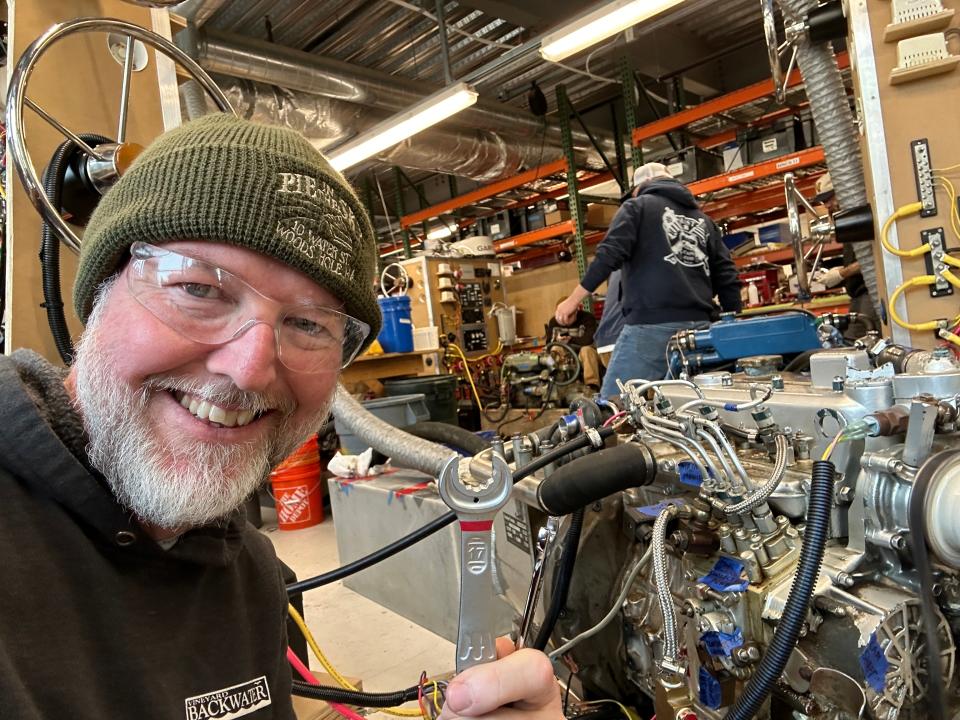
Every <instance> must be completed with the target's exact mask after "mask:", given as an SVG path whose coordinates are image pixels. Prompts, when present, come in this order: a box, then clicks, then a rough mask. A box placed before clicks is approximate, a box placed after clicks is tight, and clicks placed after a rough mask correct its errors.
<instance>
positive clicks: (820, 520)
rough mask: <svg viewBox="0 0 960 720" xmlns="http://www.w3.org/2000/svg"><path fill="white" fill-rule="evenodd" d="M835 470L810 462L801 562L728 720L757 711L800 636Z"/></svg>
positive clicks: (823, 462) (816, 571)
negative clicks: (774, 626) (767, 641)
mask: <svg viewBox="0 0 960 720" xmlns="http://www.w3.org/2000/svg"><path fill="white" fill-rule="evenodd" d="M835 473H836V469H835V468H834V466H833V463H832V462H830V461H829V460H818V461H816V462H815V463H813V472H812V473H811V482H810V494H809V496H808V497H809V499H808V500H807V528H806V530H805V531H804V535H803V547H802V548H801V549H800V562H799V563H798V564H797V571H796V575H795V576H794V580H793V585H792V586H791V588H790V595H789V596H788V597H787V604H786V605H785V606H784V608H783V614H782V615H781V616H780V622H779V623H777V629H776V631H775V632H774V633H773V640H771V641H770V645H769V647H767V651H766V653H764V655H763V658H762V659H761V660H760V663H759V664H758V665H757V669H756V671H755V672H754V673H753V676H752V677H751V678H750V681H749V682H748V683H747V686H746V687H745V688H744V690H743V692H742V693H741V694H740V697H738V698H737V701H736V702H735V703H734V705H733V707H731V708H730V711H729V712H728V713H727V715H726V717H727V720H749V719H750V718H752V717H753V716H754V715H756V714H757V712H758V711H759V710H760V707H761V706H762V705H763V703H764V701H765V700H766V699H767V696H768V695H770V691H771V690H773V688H774V686H775V685H776V683H777V680H779V679H780V675H781V674H782V673H783V669H784V668H785V667H786V666H787V661H788V660H789V659H790V654H791V653H792V652H793V649H794V647H796V644H797V639H798V638H799V637H800V629H801V627H802V626H803V623H804V622H805V621H806V619H807V610H808V608H809V607H810V600H811V599H812V597H813V589H814V587H815V586H816V584H817V577H818V576H819V575H820V564H821V563H822V562H823V549H824V546H825V545H826V542H827V533H828V531H829V529H830V510H831V508H832V507H833V479H834V475H835Z"/></svg>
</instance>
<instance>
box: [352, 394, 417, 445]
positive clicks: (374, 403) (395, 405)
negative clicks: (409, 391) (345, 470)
mask: <svg viewBox="0 0 960 720" xmlns="http://www.w3.org/2000/svg"><path fill="white" fill-rule="evenodd" d="M362 404H363V406H364V407H365V408H366V409H367V410H368V411H369V412H371V413H373V414H374V415H376V416H377V417H378V418H380V419H381V420H383V421H384V422H386V423H389V424H391V425H393V426H394V427H406V426H407V425H413V424H414V423H418V422H423V421H424V420H429V419H430V411H429V410H428V409H427V403H426V399H425V397H424V395H423V393H417V394H414V395H397V396H395V397H385V398H377V399H376V400H367V401H366V402H364V403H362ZM333 426H334V428H336V431H337V435H339V436H340V448H341V449H342V450H343V451H344V452H346V453H349V454H350V455H359V454H360V453H362V452H364V451H365V450H366V449H367V448H368V447H370V446H369V445H367V444H366V443H365V442H363V441H362V440H361V439H360V438H358V437H357V436H356V435H354V434H353V432H352V431H351V430H349V429H348V428H347V426H346V425H344V424H343V421H342V420H341V419H340V418H338V417H335V418H334V423H333Z"/></svg>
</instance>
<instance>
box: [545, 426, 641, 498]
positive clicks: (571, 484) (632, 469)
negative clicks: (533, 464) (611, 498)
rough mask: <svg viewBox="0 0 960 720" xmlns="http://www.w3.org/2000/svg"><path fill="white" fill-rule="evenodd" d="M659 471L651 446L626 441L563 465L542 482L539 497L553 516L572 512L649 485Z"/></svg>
mask: <svg viewBox="0 0 960 720" xmlns="http://www.w3.org/2000/svg"><path fill="white" fill-rule="evenodd" d="M656 474H657V463H656V460H655V459H654V457H653V453H652V452H651V451H650V448H649V447H647V446H646V445H644V444H643V443H635V442H630V443H624V444H623V445H617V446H616V447H612V448H609V449H607V450H601V451H600V452H597V453H592V454H590V455H585V456H584V457H579V458H577V459H576V460H572V461H571V462H569V463H567V464H566V465H563V466H562V467H560V468H559V469H557V470H556V471H555V472H553V473H552V474H550V475H549V476H547V478H546V479H545V480H544V481H543V482H541V483H540V486H539V487H538V488H537V499H538V501H539V502H540V507H541V508H543V510H544V511H546V512H547V513H549V514H550V515H569V514H570V513H572V512H573V511H574V510H578V509H580V508H584V507H587V506H588V505H592V504H593V503H595V502H596V501H597V500H601V499H603V498H605V497H607V496H608V495H613V494H614V493H616V492H620V491H622V490H626V489H628V488H632V487H639V486H641V485H649V484H650V483H652V482H653V479H654V477H655V476H656Z"/></svg>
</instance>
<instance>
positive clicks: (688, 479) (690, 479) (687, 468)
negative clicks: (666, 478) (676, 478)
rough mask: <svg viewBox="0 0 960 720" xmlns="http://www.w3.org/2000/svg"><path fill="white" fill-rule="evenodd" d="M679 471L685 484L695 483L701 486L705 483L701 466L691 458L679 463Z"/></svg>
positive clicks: (694, 484)
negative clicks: (691, 460) (695, 463)
mask: <svg viewBox="0 0 960 720" xmlns="http://www.w3.org/2000/svg"><path fill="white" fill-rule="evenodd" d="M677 472H678V474H679V475H680V482H682V483H683V484H684V485H693V486H694V487H700V486H701V485H702V484H703V473H702V472H700V468H698V467H697V466H696V465H694V464H693V463H692V462H690V461H689V460H682V461H680V462H678V463H677Z"/></svg>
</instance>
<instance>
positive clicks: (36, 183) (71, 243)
mask: <svg viewBox="0 0 960 720" xmlns="http://www.w3.org/2000/svg"><path fill="white" fill-rule="evenodd" d="M93 32H103V33H116V34H118V35H121V36H122V37H123V39H124V41H125V49H124V54H123V75H122V76H121V83H122V84H121V89H120V117H119V119H118V122H117V142H116V143H108V144H103V145H99V146H97V147H91V146H90V145H89V144H88V143H86V142H84V141H83V140H82V139H81V138H80V137H79V136H78V135H77V134H76V133H74V132H72V131H71V130H69V129H68V128H67V127H66V126H65V125H64V124H63V123H61V122H60V121H58V120H57V119H56V118H54V117H53V116H51V115H50V114H49V113H48V112H47V111H46V110H44V109H43V108H42V107H40V106H39V105H37V104H36V103H35V102H34V101H32V100H30V98H28V97H27V87H28V83H29V80H30V76H31V74H32V73H33V71H34V69H35V67H36V65H37V61H39V60H40V58H41V57H42V56H43V54H44V53H45V52H47V51H48V50H49V49H50V47H51V46H52V45H53V44H54V43H56V42H59V41H60V40H62V39H63V38H65V37H67V36H69V35H74V34H78V33H93ZM135 40H139V41H141V42H143V43H144V44H146V45H149V46H150V47H152V48H153V49H154V50H155V51H156V52H157V53H159V54H162V55H164V56H166V57H167V58H169V59H170V60H172V61H173V62H174V63H176V64H178V65H181V66H182V67H183V68H184V69H185V70H186V71H187V72H188V73H189V74H190V75H191V76H193V78H194V79H196V80H197V82H199V83H200V85H201V87H203V89H204V90H206V91H207V92H208V93H209V94H210V95H211V96H212V98H213V100H214V102H215V103H216V105H217V107H218V108H219V109H220V110H221V111H222V112H228V113H233V112H234V110H233V108H232V107H231V106H230V102H229V101H228V100H227V97H226V95H224V94H223V91H222V90H220V88H219V87H217V84H216V83H215V82H214V81H213V80H212V79H211V78H210V76H209V75H208V74H207V73H206V71H205V70H204V69H203V68H201V67H200V66H199V65H198V64H197V63H196V62H195V61H194V60H193V59H192V58H191V57H190V56H189V55H187V54H186V53H185V52H183V50H181V49H180V48H178V47H177V46H176V45H174V44H173V43H171V42H170V41H169V40H167V39H166V38H163V37H161V36H160V35H157V34H156V33H153V32H150V31H149V30H146V29H144V28H142V27H140V26H139V25H134V24H133V23H129V22H125V21H123V20H114V19H111V18H78V19H77V20H70V21H68V22H63V23H58V24H56V25H54V26H53V27H51V28H50V29H49V30H47V31H46V32H45V33H43V35H41V36H40V37H38V38H37V39H36V40H34V41H33V42H32V43H30V46H29V47H28V48H27V49H26V50H25V51H24V53H23V55H22V56H21V57H20V59H19V61H17V65H16V67H15V68H14V69H13V73H12V75H11V78H10V88H9V94H8V95H7V108H6V114H7V146H8V147H9V149H10V157H11V159H12V161H13V165H14V167H15V168H16V169H17V175H18V176H19V177H20V182H22V183H23V186H24V188H25V189H26V191H27V197H28V198H29V199H30V202H31V203H32V204H33V206H34V207H35V208H36V209H37V212H39V213H40V215H41V216H42V217H43V218H44V219H45V220H46V221H47V222H48V223H49V224H50V226H51V227H52V228H53V230H54V232H56V233H57V235H58V236H59V237H60V239H61V240H62V241H63V243H64V244H65V245H66V246H67V247H69V248H70V249H71V250H73V251H74V252H80V244H81V240H80V238H79V237H78V236H77V234H76V233H75V232H74V231H73V229H72V228H71V227H70V226H69V225H68V224H67V223H66V221H64V219H63V218H62V217H61V216H60V212H59V210H58V209H57V208H55V207H54V206H53V203H51V202H50V200H49V199H47V195H46V193H45V192H44V189H43V183H42V182H41V181H40V176H39V175H38V174H37V169H36V166H35V165H34V163H33V159H32V158H31V157H30V151H29V150H28V149H27V139H26V136H25V134H24V122H23V109H24V107H28V108H30V109H31V110H33V112H35V113H36V114H37V115H39V116H40V117H41V118H42V119H43V120H45V121H46V122H47V123H49V124H50V125H51V126H52V127H53V128H54V129H55V130H56V131H57V132H59V133H60V134H61V135H63V136H64V137H65V138H66V139H67V140H70V141H71V142H73V143H74V144H75V145H76V146H77V147H78V148H79V149H80V150H81V151H82V152H83V153H84V154H85V155H86V156H87V160H86V162H87V169H88V171H89V173H90V176H91V178H93V179H94V180H95V182H96V184H97V187H98V189H99V190H100V191H101V192H103V191H104V190H105V189H106V187H107V186H109V185H110V184H111V183H112V182H114V181H116V179H117V177H119V175H120V174H122V172H123V171H124V170H125V169H126V167H127V165H128V164H129V163H130V162H131V161H132V159H133V157H135V156H136V154H137V152H139V149H138V148H137V146H136V145H135V144H134V143H128V142H127V110H128V108H129V99H130V74H131V72H132V70H133V63H134V57H135V54H136V53H135V52H134V49H135V47H134V42H135ZM98 180H99V182H97V181H98Z"/></svg>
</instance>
